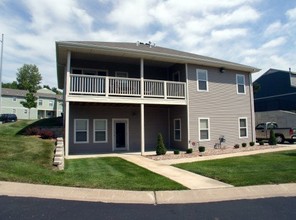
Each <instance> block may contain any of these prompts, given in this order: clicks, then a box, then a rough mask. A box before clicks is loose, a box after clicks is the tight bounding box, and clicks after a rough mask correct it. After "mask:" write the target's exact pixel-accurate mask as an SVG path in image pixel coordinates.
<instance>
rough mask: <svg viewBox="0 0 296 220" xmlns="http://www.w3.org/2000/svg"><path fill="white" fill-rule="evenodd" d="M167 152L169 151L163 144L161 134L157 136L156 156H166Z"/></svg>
mask: <svg viewBox="0 0 296 220" xmlns="http://www.w3.org/2000/svg"><path fill="white" fill-rule="evenodd" d="M166 151H167V149H166V147H165V145H164V143H163V138H162V135H161V133H159V134H158V136H157V146H156V154H157V155H165V154H166Z"/></svg>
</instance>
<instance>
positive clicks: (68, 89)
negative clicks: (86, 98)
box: [64, 51, 71, 157]
mask: <svg viewBox="0 0 296 220" xmlns="http://www.w3.org/2000/svg"><path fill="white" fill-rule="evenodd" d="M70 72H71V51H68V54H67V69H66V83H65V90H66V95H65V97H64V102H66V104H65V109H64V117H65V135H64V145H65V146H64V147H65V157H67V156H68V155H69V121H70V116H69V113H70V109H69V108H70V103H69V101H68V100H67V99H68V95H69V91H70Z"/></svg>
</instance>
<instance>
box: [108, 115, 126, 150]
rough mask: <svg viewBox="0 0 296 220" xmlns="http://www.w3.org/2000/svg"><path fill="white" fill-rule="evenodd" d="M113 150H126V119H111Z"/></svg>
mask: <svg viewBox="0 0 296 220" xmlns="http://www.w3.org/2000/svg"><path fill="white" fill-rule="evenodd" d="M112 128H113V129H112V130H113V150H128V143H129V140H128V136H129V132H128V119H113V126H112Z"/></svg>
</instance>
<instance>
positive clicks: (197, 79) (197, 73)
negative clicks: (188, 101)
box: [196, 69, 209, 92]
mask: <svg viewBox="0 0 296 220" xmlns="http://www.w3.org/2000/svg"><path fill="white" fill-rule="evenodd" d="M198 71H205V72H206V80H199V77H198V76H199V72H198ZM199 81H203V82H206V87H207V88H206V90H204V89H199ZM208 81H209V78H208V70H205V69H196V83H197V91H198V92H208V91H209V83H208Z"/></svg>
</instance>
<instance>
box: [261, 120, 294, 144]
mask: <svg viewBox="0 0 296 220" xmlns="http://www.w3.org/2000/svg"><path fill="white" fill-rule="evenodd" d="M271 129H272V130H273V131H274V133H275V137H276V141H277V143H279V144H282V143H284V142H285V141H289V142H290V143H294V142H295V141H296V128H279V127H278V125H277V123H275V122H266V123H260V124H258V125H257V126H256V139H257V141H261V140H268V139H269V136H270V130H271Z"/></svg>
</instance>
